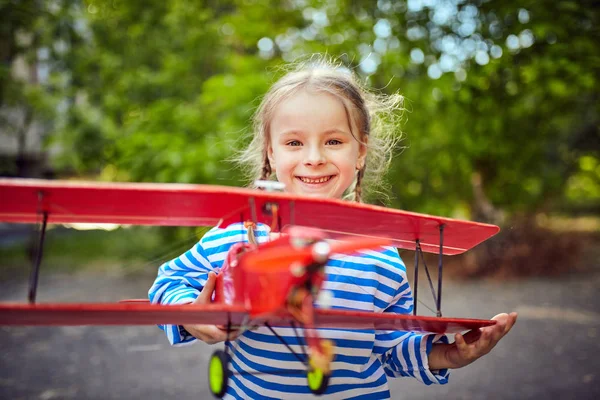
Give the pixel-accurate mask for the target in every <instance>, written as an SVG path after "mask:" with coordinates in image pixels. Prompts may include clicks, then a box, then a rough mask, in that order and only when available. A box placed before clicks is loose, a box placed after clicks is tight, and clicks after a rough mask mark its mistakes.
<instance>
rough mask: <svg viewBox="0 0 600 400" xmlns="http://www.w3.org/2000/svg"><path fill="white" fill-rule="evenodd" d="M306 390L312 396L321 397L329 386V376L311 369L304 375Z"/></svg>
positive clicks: (316, 369) (321, 371)
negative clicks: (306, 383) (307, 389)
mask: <svg viewBox="0 0 600 400" xmlns="http://www.w3.org/2000/svg"><path fill="white" fill-rule="evenodd" d="M306 379H307V381H308V388H309V389H310V391H311V392H312V393H313V394H316V395H321V394H323V393H325V391H326V390H327V386H328V385H329V374H324V373H323V370H321V369H319V368H312V369H310V370H309V371H308V373H307V374H306Z"/></svg>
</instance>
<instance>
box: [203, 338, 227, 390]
mask: <svg viewBox="0 0 600 400" xmlns="http://www.w3.org/2000/svg"><path fill="white" fill-rule="evenodd" d="M228 380H229V356H228V355H227V353H225V352H224V351H223V350H217V351H215V352H214V353H213V354H212V356H211V357H210V364H209V365H208V385H209V386H210V391H211V392H212V394H213V395H214V396H215V397H216V398H219V399H220V398H221V397H223V395H224V394H225V392H226V391H227V383H228Z"/></svg>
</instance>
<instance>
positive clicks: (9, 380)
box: [0, 0, 600, 399]
mask: <svg viewBox="0 0 600 400" xmlns="http://www.w3.org/2000/svg"><path fill="white" fill-rule="evenodd" d="M599 6H600V3H599V2H597V1H589V0H588V1H586V0H582V1H550V0H545V1H526V0H522V1H513V0H504V1H498V0H476V1H470V0H408V1H392V0H379V1H373V0H369V1H359V0H357V1H347V0H329V1H311V0H283V1H259V0H237V1H234V0H230V1H208V0H207V1H184V0H173V1H159V0H152V1H122V0H121V1H117V0H114V1H109V0H106V1H83V0H63V1H60V0H54V1H52V0H46V1H40V0H30V1H27V0H22V1H18V0H12V1H11V0H0V59H1V60H2V63H1V64H0V176H3V177H28V178H59V179H85V180H102V181H119V182H126V181H132V182H134V181H135V182H171V183H174V182H178V183H207V184H208V183H209V184H219V185H235V186H243V185H246V184H247V182H246V181H244V179H243V173H242V172H243V171H240V169H239V168H238V167H237V166H236V165H234V164H233V163H232V162H231V161H230V159H231V157H232V156H233V155H234V151H235V150H236V149H241V148H243V147H244V145H245V144H246V143H248V141H249V134H250V123H251V117H252V115H253V112H254V111H255V109H256V108H257V106H258V104H259V102H260V99H261V96H262V95H263V94H264V93H265V92H266V90H267V89H268V87H269V86H270V84H272V83H273V82H274V81H275V80H276V79H277V78H278V77H280V76H281V75H282V74H283V73H284V71H283V69H282V68H281V66H282V65H285V64H287V63H289V62H293V61H295V60H299V59H302V60H306V59H307V58H308V57H310V55H312V54H315V53H319V54H327V55H328V56H330V57H332V58H334V59H336V60H337V61H339V62H341V63H343V65H344V66H346V67H347V68H349V69H351V70H352V71H354V72H355V73H356V74H358V75H359V77H360V78H361V79H362V80H364V82H365V83H366V85H367V86H368V87H369V88H371V90H373V91H375V92H377V93H383V94H385V93H400V94H402V95H403V96H405V104H404V108H405V110H404V112H403V113H402V125H401V126H399V127H398V132H397V134H398V136H399V137H401V138H402V139H401V141H400V142H399V146H398V148H397V152H396V154H395V158H394V160H393V163H392V167H391V169H390V171H389V173H388V174H387V176H386V181H387V183H388V185H389V190H388V191H387V192H383V193H377V194H375V195H374V196H373V197H372V198H371V199H370V200H371V202H373V203H376V204H382V205H387V206H390V207H394V208H400V209H404V210H409V211H415V212H422V213H429V214H435V215H442V216H447V217H453V218H461V219H469V220H475V221H482V222H488V223H494V224H497V225H500V226H501V228H502V230H501V233H500V234H499V235H497V236H496V237H494V238H493V239H491V240H489V241H488V242H486V243H484V244H482V245H480V246H478V247H477V248H475V249H474V250H473V251H471V252H469V253H467V254H465V255H464V256H456V257H452V258H448V259H447V260H446V268H447V269H446V271H447V274H446V275H445V277H446V279H447V281H448V282H449V283H448V285H449V286H448V288H449V289H448V291H446V292H445V293H444V296H445V298H448V305H447V310H448V315H449V316H450V314H451V315H452V316H461V317H482V318H488V317H491V316H492V315H494V314H495V313H497V312H504V311H510V310H514V309H517V311H520V312H521V317H520V318H521V319H520V321H519V323H518V324H517V326H516V328H515V330H514V333H511V336H509V337H507V338H506V339H505V341H503V342H502V343H501V345H500V346H499V348H498V349H496V350H495V351H494V352H493V353H492V354H491V355H490V356H488V357H486V358H485V359H484V360H482V361H481V364H479V365H480V366H481V367H480V368H477V367H473V368H470V369H469V368H465V369H464V371H463V370H460V371H457V372H456V373H455V374H454V375H455V376H456V378H454V381H451V384H449V385H446V386H444V387H442V388H426V387H424V386H418V385H417V386H415V385H414V384H413V383H412V382H405V381H403V380H400V382H396V381H398V380H396V381H394V383H393V385H395V387H397V389H395V390H393V393H394V394H397V396H398V398H431V397H434V398H435V397H445V398H465V399H467V398H468V399H474V398H480V397H481V398H503V399H504V398H507V399H508V398H544V397H549V396H550V395H558V397H560V398H571V396H573V398H574V397H577V398H594V397H596V396H598V395H600V374H599V373H598V371H599V370H600V368H598V367H600V363H599V361H598V359H599V357H600V345H599V344H598V339H597V336H598V329H599V328H600V307H599V301H598V294H597V293H598V289H599V288H600V266H599V264H600V124H599V122H600V102H599V100H600V87H599V80H600V33H599V28H598V26H599V23H600V21H599V12H598V10H599ZM0 204H1V199H0ZM33 228H34V227H31V226H25V225H23V226H19V225H7V224H0V287H1V288H2V293H3V294H2V300H4V301H6V300H19V301H25V298H26V288H25V283H26V278H27V274H28V268H29V265H30V262H31V260H30V258H31V254H32V250H31V249H32V248H33V245H32V243H33V242H32V238H33V237H34V233H35V232H34V229H33ZM81 228H83V227H81V226H75V227H73V226H69V227H64V226H52V227H51V229H50V231H49V233H48V238H47V244H46V248H45V259H44V263H43V265H42V275H41V278H40V279H41V282H40V285H41V288H40V294H39V298H40V300H41V301H44V300H48V301H54V300H59V301H63V300H68V301H88V300H89V301H103V300H107V301H113V300H118V299H119V298H123V297H144V296H145V295H146V293H145V292H146V290H147V288H148V287H149V286H150V285H151V283H152V280H153V276H154V275H155V273H156V268H157V267H158V266H159V265H160V263H161V262H164V261H165V260H168V259H170V258H172V257H175V256H177V255H179V254H180V253H182V252H183V251H185V250H186V249H187V248H189V247H191V246H192V245H193V243H194V242H195V241H196V240H197V239H198V238H199V237H200V236H201V235H202V233H203V232H204V229H205V228H198V229H184V228H160V229H159V228H146V227H116V226H102V227H99V226H92V227H89V226H86V227H85V228H101V229H89V230H85V231H82V230H81ZM402 256H403V258H404V259H405V261H406V263H407V267H408V269H409V270H410V269H411V262H412V260H413V258H414V254H413V253H411V252H403V253H402ZM433 262H434V261H433V260H432V261H431V263H432V265H433ZM434 278H435V276H434ZM71 281H73V282H74V283H73V284H71V283H70V282H71ZM423 284H425V283H423ZM90 285H91V286H90ZM425 285H426V284H425ZM425 290H428V288H427V286H424V287H423V290H420V292H421V293H423V294H424V293H426V292H425ZM429 303H430V306H431V307H433V306H432V304H433V301H431V300H429ZM421 310H422V311H424V312H428V311H427V309H426V307H421ZM61 329H62V330H61ZM107 329H108V328H107ZM107 329H104V328H102V329H100V328H85V327H82V328H69V329H66V328H60V329H59V328H53V329H40V328H36V329H25V328H10V329H8V328H2V329H0V349H1V350H2V353H3V357H2V361H1V362H0V397H3V398H43V399H50V398H137V397H142V396H143V397H146V398H160V396H166V395H178V396H180V397H182V398H188V397H187V396H190V397H189V398H191V397H192V396H196V397H197V395H198V394H199V393H200V394H202V393H204V394H206V393H207V391H206V382H205V378H204V375H205V368H206V363H205V362H204V361H201V360H203V359H202V357H205V354H204V353H206V351H203V350H202V349H203V348H204V347H203V346H202V345H199V346H197V347H196V350H194V351H191V350H187V351H186V352H182V351H181V350H169V349H168V346H166V344H165V342H166V339H165V338H164V337H162V336H161V333H160V332H159V331H158V330H157V329H154V328H152V327H145V328H127V332H129V334H128V335H125V336H122V335H121V333H122V332H123V330H122V329H118V330H117V329H113V330H107ZM130 329H134V330H130ZM135 329H138V330H135ZM95 335H104V336H101V337H102V338H103V339H99V338H98V337H97V336H95ZM124 337H127V338H130V340H131V341H132V342H131V343H128V344H123V343H121V342H120V341H124V340H126V339H124ZM24 338H28V340H25V341H24ZM128 340H129V339H128ZM140 340H141V341H142V342H144V343H143V344H139V343H138V344H136V343H137V342H139V341H140ZM24 342H25V343H29V344H31V345H30V346H28V347H27V346H26V348H25V349H23V348H22V346H23V343H24ZM90 343H92V344H94V345H95V346H96V345H97V346H100V347H98V348H97V349H96V350H94V348H95V347H94V348H92V347H93V346H91V345H90ZM98 343H101V345H99V344H98ZM119 343H120V345H122V346H121V347H118V346H119ZM102 346H104V347H102ZM106 346H109V348H110V349H112V351H108V350H107V349H108V347H106ZM136 346H137V347H136ZM144 346H145V347H144ZM125 348H127V349H130V348H133V349H134V350H132V351H129V350H127V351H123V349H125ZM188 349H190V348H188ZM59 350H60V351H59ZM90 352H92V353H90ZM94 352H95V353H94ZM67 355H68V357H67ZM12 357H14V358H12ZM90 360H92V361H90ZM93 360H95V361H93ZM199 360H200V361H199ZM183 361H185V362H184V363H183V366H182V362H183ZM82 363H84V364H82ZM85 363H88V364H85ZM89 363H91V364H89ZM165 363H167V364H165ZM57 364H58V365H64V368H57V367H55V365H57ZM85 365H88V366H89V367H90V368H92V369H97V368H98V366H102V370H101V371H102V373H101V374H99V375H95V376H93V378H92V377H91V376H90V375H89V374H85V373H84V372H82V371H83V369H84V368H83V366H85ZM192 365H193V366H194V368H195V369H194V370H193V374H192V373H191V372H190V370H191V367H190V366H192ZM119 368H121V369H119ZM165 369H166V370H168V371H169V373H172V376H171V375H169V377H168V379H167V378H164V376H163V375H162V374H161V373H160V371H161V370H165ZM128 375H131V376H130V378H129V379H127V376H128ZM133 375H135V377H133ZM198 375H201V376H202V378H201V379H200V378H198V377H197V376H198ZM157 376H162V378H161V379H162V380H161V379H156V377H157ZM490 376H492V377H494V379H491V378H489V377H490ZM557 377H559V379H558V380H556V379H557ZM186 380H187V381H186ZM198 381H199V382H198ZM53 382H59V383H60V384H59V386H60V387H58V386H56V387H55V385H54V383H53ZM186 382H188V383H189V384H188V383H186ZM109 384H110V385H112V386H111V387H115V389H114V390H112V391H109V392H107V391H106V390H107V389H106V388H107V385H109ZM61 385H62V386H61ZM94 385H95V386H94ZM136 385H137V386H136ZM194 385H196V386H194ZM136 388H137V389H136ZM407 388H408V389H407ZM509 388H511V389H509ZM516 388H518V389H516ZM393 389H394V388H393ZM136 390H137V391H136ZM196 397H195V398H196Z"/></svg>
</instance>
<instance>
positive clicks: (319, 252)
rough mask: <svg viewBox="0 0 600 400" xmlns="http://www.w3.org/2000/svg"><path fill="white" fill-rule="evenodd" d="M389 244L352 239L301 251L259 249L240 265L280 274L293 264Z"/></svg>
mask: <svg viewBox="0 0 600 400" xmlns="http://www.w3.org/2000/svg"><path fill="white" fill-rule="evenodd" d="M389 243H390V241H389V239H381V238H352V239H349V240H344V241H337V242H325V241H318V242H316V243H315V244H313V245H311V246H308V247H305V248H301V249H297V248H293V247H291V246H279V247H272V248H267V249H261V248H260V247H259V248H258V249H257V250H256V251H254V252H252V253H246V254H245V255H243V256H242V257H243V261H242V260H241V264H243V265H244V268H246V269H247V271H250V272H281V271H286V270H288V269H289V267H290V265H292V264H293V263H295V264H299V265H301V266H303V267H306V266H308V265H309V264H312V263H313V262H315V261H316V262H322V263H325V262H326V261H327V259H328V258H329V256H330V255H331V254H334V253H341V254H344V253H353V252H355V251H357V250H361V249H369V248H375V247H379V246H384V245H386V244H389Z"/></svg>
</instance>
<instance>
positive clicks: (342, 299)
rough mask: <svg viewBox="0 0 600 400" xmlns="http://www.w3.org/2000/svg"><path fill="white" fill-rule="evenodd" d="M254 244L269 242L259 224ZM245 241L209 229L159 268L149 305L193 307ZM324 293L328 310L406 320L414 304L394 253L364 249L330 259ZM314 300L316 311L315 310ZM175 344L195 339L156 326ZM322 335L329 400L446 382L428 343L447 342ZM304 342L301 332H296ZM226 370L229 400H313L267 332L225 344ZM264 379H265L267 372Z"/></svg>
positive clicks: (240, 231)
mask: <svg viewBox="0 0 600 400" xmlns="http://www.w3.org/2000/svg"><path fill="white" fill-rule="evenodd" d="M255 236H256V239H257V241H258V242H259V243H264V242H267V241H268V240H269V227H267V226H266V225H262V224H259V225H258V227H257V229H256V231H255ZM241 241H244V242H247V241H248V235H247V230H246V229H245V228H244V226H243V224H240V223H237V224H233V225H230V226H229V227H227V228H225V229H222V228H213V229H211V230H210V231H209V232H208V233H207V234H206V235H205V236H204V237H203V238H202V239H201V240H200V241H199V242H198V243H197V244H196V245H195V246H194V247H193V248H192V249H191V250H189V251H188V252H186V253H185V254H183V255H181V256H179V257H178V258H176V259H174V260H172V261H169V262H167V263H165V264H163V265H162V266H161V267H160V268H159V272H158V277H157V278H156V281H155V282H154V285H153V286H152V287H151V288H150V291H149V297H150V300H151V301H152V303H160V304H186V303H191V302H193V301H194V300H195V299H196V297H197V296H198V293H199V291H200V290H201V289H202V287H203V286H204V284H205V283H206V279H207V278H208V272H209V271H213V270H215V269H216V268H219V267H221V265H222V263H223V261H224V260H225V257H226V255H227V252H228V250H229V248H230V247H231V246H232V245H233V244H235V243H238V242H241ZM325 273H326V279H325V282H324V283H323V287H322V290H328V291H329V292H330V293H331V295H332V296H331V297H332V298H331V299H330V300H329V303H330V305H329V306H330V307H331V308H333V309H344V310H360V311H372V312H390V313H397V314H409V313H411V312H412V308H413V298H412V292H411V289H410V286H409V284H408V281H407V279H406V269H405V266H404V264H403V262H402V260H401V259H400V256H399V255H398V252H397V250H396V249H395V248H393V247H382V248H381V249H380V250H378V251H375V250H366V251H361V252H359V253H356V254H355V255H352V256H347V255H346V256H344V255H333V256H332V257H331V259H330V260H329V261H328V263H327V265H326V267H325ZM319 305H320V304H319V301H317V303H316V306H317V307H319ZM160 328H161V329H163V330H164V331H165V333H166V334H167V338H168V339H169V342H170V343H171V344H172V345H175V346H180V345H185V344H189V343H192V342H194V341H195V340H197V339H195V338H194V337H193V336H191V335H190V334H189V333H188V332H187V331H186V330H185V329H183V328H182V327H181V326H177V325H161V326H160ZM274 329H275V332H276V333H277V334H278V335H279V336H281V337H283V338H284V340H285V341H286V343H287V344H288V345H290V346H291V347H292V348H293V349H294V351H296V352H297V353H302V350H303V348H304V347H303V343H302V342H300V343H299V341H298V339H297V336H296V333H295V332H294V330H293V329H292V328H274ZM318 331H319V336H320V337H323V338H327V339H329V340H331V341H332V342H333V344H334V354H335V358H334V360H333V362H332V364H331V379H330V381H329V386H328V388H327V391H326V392H325V395H324V397H325V398H327V399H351V398H361V399H388V398H390V391H389V389H388V384H387V378H388V377H398V376H411V377H413V378H416V379H418V380H419V381H421V382H423V383H424V384H426V385H430V384H432V383H440V384H443V383H446V382H447V381H448V375H449V372H448V370H430V369H429V368H428V361H427V355H428V354H429V352H430V351H431V346H432V344H433V343H447V338H446V336H444V335H422V334H416V333H411V332H403V331H379V330H345V329H324V328H321V329H318ZM298 333H299V335H300V337H303V333H302V332H301V330H299V331H298ZM229 350H230V354H231V356H232V357H231V364H230V368H231V369H232V371H234V372H243V374H234V375H232V376H231V377H230V379H229V387H228V390H227V393H226V395H225V397H224V398H226V399H248V398H252V399H281V398H285V399H304V398H313V394H312V393H311V392H310V389H309V388H308V384H307V381H306V372H305V369H303V364H302V363H300V361H298V360H297V359H296V357H295V356H294V355H293V354H292V353H291V352H290V351H289V350H288V349H287V348H286V347H285V345H283V344H282V343H281V342H280V341H279V339H278V338H277V337H276V336H275V335H273V334H272V333H271V332H270V331H269V330H268V328H266V327H260V328H258V329H256V330H252V331H246V332H244V333H243V334H242V335H240V336H239V338H238V339H237V340H236V341H235V342H233V343H230V344H229ZM265 372H266V373H265Z"/></svg>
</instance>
